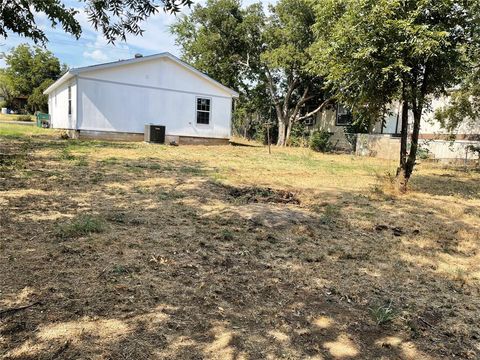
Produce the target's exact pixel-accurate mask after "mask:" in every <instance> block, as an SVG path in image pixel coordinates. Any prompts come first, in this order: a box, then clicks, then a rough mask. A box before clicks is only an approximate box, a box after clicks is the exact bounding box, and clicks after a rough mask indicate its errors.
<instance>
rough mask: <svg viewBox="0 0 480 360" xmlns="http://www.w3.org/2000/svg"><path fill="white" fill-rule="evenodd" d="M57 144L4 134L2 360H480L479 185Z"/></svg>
mask: <svg viewBox="0 0 480 360" xmlns="http://www.w3.org/2000/svg"><path fill="white" fill-rule="evenodd" d="M59 135H60V132H56V131H54V130H48V129H47V130H45V129H37V128H34V127H27V126H21V125H8V126H4V124H0V153H2V154H6V155H5V156H3V160H2V164H0V166H1V168H0V171H1V173H0V311H2V310H4V309H11V308H16V307H21V306H25V305H30V304H35V305H34V306H32V307H30V308H28V309H24V310H21V311H18V312H16V313H9V314H8V315H0V358H5V359H53V358H56V359H57V358H58V359H62V358H98V359H242V358H243V359H278V358H286V359H307V358H311V359H314V358H320V359H350V358H351V359H382V358H383V359H443V358H447V359H450V358H452V359H453V358H455V359H476V358H479V357H480V353H479V348H480V343H479V342H480V340H479V339H480V329H479V325H478V324H480V300H479V296H478V291H479V290H478V289H479V286H480V233H479V228H480V210H479V209H480V188H479V184H480V174H479V173H478V172H477V171H473V170H472V171H464V170H463V169H462V168H456V167H450V166H443V165H436V164H426V163H420V164H419V166H418V167H417V170H416V171H415V174H414V176H413V178H412V184H411V188H412V189H411V191H410V192H409V193H408V194H407V195H400V194H397V193H395V192H392V191H391V186H390V184H391V182H390V180H389V179H388V176H387V175H385V174H388V173H394V171H395V165H396V164H395V163H393V162H389V161H383V160H378V159H372V158H357V157H352V156H349V155H329V154H318V153H314V152H312V151H310V150H306V149H277V148H276V147H272V154H271V155H269V154H268V150H267V149H266V148H265V147H259V146H218V147H207V146H179V147H168V146H153V145H149V144H143V143H121V142H115V143H114V142H111V143H110V142H104V141H78V140H75V141H66V140H61V139H60V136H59ZM248 145H254V144H248ZM79 214H80V215H79ZM82 214H84V215H82ZM59 238H60V239H65V240H67V239H75V240H74V241H59ZM384 299H393V300H394V301H393V302H392V303H394V304H395V306H394V307H393V305H391V303H390V302H387V303H385V302H384ZM37 301H39V303H37ZM378 324H380V325H381V326H379V325H378Z"/></svg>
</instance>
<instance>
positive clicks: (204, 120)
mask: <svg viewBox="0 0 480 360" xmlns="http://www.w3.org/2000/svg"><path fill="white" fill-rule="evenodd" d="M197 124H205V125H208V124H210V99H206V98H197Z"/></svg>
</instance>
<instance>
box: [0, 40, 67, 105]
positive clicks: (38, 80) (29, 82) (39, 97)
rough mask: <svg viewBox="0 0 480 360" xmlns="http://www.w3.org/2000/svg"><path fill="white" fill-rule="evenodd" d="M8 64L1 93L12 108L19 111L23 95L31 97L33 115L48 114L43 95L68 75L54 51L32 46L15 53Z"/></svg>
mask: <svg viewBox="0 0 480 360" xmlns="http://www.w3.org/2000/svg"><path fill="white" fill-rule="evenodd" d="M5 62H6V65H7V67H6V68H5V69H3V70H2V72H1V73H0V91H1V92H2V95H3V96H4V97H5V99H6V101H7V103H8V107H11V108H15V103H14V99H15V97H17V96H20V95H22V96H27V97H28V107H29V110H30V111H32V112H34V111H36V110H41V111H47V97H46V96H44V95H43V91H44V90H45V89H46V88H47V87H48V86H49V85H50V84H52V82H53V81H54V80H56V79H58V78H59V77H60V76H61V74H62V73H64V72H65V71H66V66H65V65H61V64H60V61H59V60H58V58H56V57H55V56H54V55H53V54H52V53H51V52H50V51H48V50H45V49H42V48H41V47H38V46H35V47H33V48H32V47H30V46H29V45H28V44H21V45H19V46H17V47H16V48H14V49H12V50H11V51H10V53H8V54H6V55H5ZM16 110H19V109H16Z"/></svg>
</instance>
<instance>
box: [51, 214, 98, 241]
mask: <svg viewBox="0 0 480 360" xmlns="http://www.w3.org/2000/svg"><path fill="white" fill-rule="evenodd" d="M105 229H106V223H105V221H104V220H103V219H101V218H99V217H96V216H92V215H81V216H79V217H77V218H75V219H73V220H72V221H70V222H69V223H66V224H61V225H58V227H57V229H56V235H57V237H59V238H61V239H68V238H73V237H79V236H85V235H89V234H92V233H101V232H103V231H105Z"/></svg>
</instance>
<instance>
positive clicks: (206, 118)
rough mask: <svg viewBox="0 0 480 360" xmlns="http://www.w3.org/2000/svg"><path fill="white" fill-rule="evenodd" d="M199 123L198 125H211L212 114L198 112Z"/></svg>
mask: <svg viewBox="0 0 480 360" xmlns="http://www.w3.org/2000/svg"><path fill="white" fill-rule="evenodd" d="M197 123H198V124H209V123H210V113H209V112H205V111H197Z"/></svg>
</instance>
